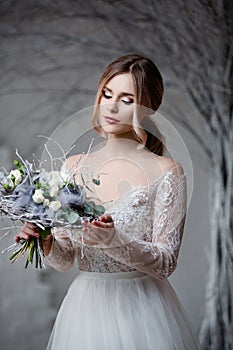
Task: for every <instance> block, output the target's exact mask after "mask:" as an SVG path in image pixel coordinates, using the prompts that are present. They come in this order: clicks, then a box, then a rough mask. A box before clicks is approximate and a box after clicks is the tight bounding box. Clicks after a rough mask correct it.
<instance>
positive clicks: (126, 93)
mask: <svg viewBox="0 0 233 350" xmlns="http://www.w3.org/2000/svg"><path fill="white" fill-rule="evenodd" d="M103 89H107V90H108V91H110V92H113V91H112V90H111V89H110V88H108V87H107V86H106V85H105V86H104V87H103ZM120 96H133V97H135V96H134V94H131V93H130V92H121V93H120Z"/></svg>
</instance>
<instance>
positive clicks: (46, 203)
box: [43, 198, 50, 207]
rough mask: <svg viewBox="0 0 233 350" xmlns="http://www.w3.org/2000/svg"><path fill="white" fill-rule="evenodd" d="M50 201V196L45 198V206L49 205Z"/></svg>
mask: <svg viewBox="0 0 233 350" xmlns="http://www.w3.org/2000/svg"><path fill="white" fill-rule="evenodd" d="M49 203H50V201H49V199H48V198H45V199H44V201H43V204H44V206H45V207H48V206H49Z"/></svg>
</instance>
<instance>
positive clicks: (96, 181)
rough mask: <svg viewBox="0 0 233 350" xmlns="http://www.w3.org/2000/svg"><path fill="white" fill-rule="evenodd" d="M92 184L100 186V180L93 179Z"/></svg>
mask: <svg viewBox="0 0 233 350" xmlns="http://www.w3.org/2000/svg"><path fill="white" fill-rule="evenodd" d="M92 182H93V183H94V184H95V185H97V186H99V185H100V180H99V179H92Z"/></svg>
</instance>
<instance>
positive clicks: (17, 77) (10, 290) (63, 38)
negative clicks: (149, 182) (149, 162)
mask: <svg viewBox="0 0 233 350" xmlns="http://www.w3.org/2000/svg"><path fill="white" fill-rule="evenodd" d="M41 3H42V2H41ZM91 3H92V2H82V1H77V2H73V1H68V2H58V5H59V6H55V5H53V3H52V2H49V1H48V2H43V4H42V5H40V6H39V5H38V2H35V3H34V2H33V1H30V2H25V4H23V2H21V3H20V4H17V2H14V1H11V2H8V4H7V5H6V4H5V5H4V6H3V4H1V5H0V9H1V23H0V34H1V39H0V40H1V43H0V46H1V56H0V58H1V68H0V69H1V77H0V81H1V84H0V122H1V127H0V145H1V149H0V160H1V164H6V163H9V161H10V160H11V159H13V158H14V149H15V148H16V147H17V148H18V149H19V151H20V153H21V154H22V155H23V156H26V157H28V158H30V157H31V154H32V153H33V152H36V153H37V154H40V151H41V149H42V145H43V142H42V140H41V139H39V138H37V137H36V135H38V134H42V135H48V136H49V135H50V133H51V132H52V131H53V130H54V129H55V128H56V126H57V125H59V123H60V122H61V121H62V120H64V119H65V118H66V117H68V116H70V115H71V114H72V113H74V112H77V111H78V110H80V109H82V108H85V107H88V106H90V105H92V103H93V101H94V95H95V89H96V86H97V81H98V78H99V75H100V73H101V71H102V69H103V67H104V66H105V64H106V63H107V62H109V61H110V60H111V59H112V58H114V57H116V56H118V55H120V54H123V53H127V50H126V48H125V47H127V44H126V45H122V44H121V41H120V40H118V39H119V38H117V37H116V36H115V35H114V34H112V31H111V27H108V26H106V22H103V21H102V19H101V17H100V16H99V17H97V16H96V14H95V11H94V10H93V7H92V5H91ZM68 5H69V6H68ZM100 9H101V4H100ZM109 21H111V19H109ZM115 29H116V28H115ZM132 35H133V34H132ZM147 35H148V36H149V35H154V33H147ZM136 39H137V38H136V37H135V42H136ZM132 46H133V45H132V42H131V43H130V47H131V48H132ZM137 49H138V46H137V45H136V44H135V51H136V50H137ZM139 51H140V50H139ZM157 54H158V51H157ZM152 58H153V57H152ZM160 68H161V71H162V72H163V73H164V74H166V67H163V66H162V65H161V66H160ZM174 99H175V100H176V102H178V104H179V106H180V108H181V109H182V110H183V112H184V113H183V116H182V117H183V118H187V120H188V122H189V123H192V125H193V127H195V129H196V130H197V131H198V132H200V133H203V130H202V128H201V126H200V125H199V124H198V122H197V120H196V119H195V114H194V112H193V111H192V109H191V107H190V105H189V104H188V102H187V101H186V99H185V98H184V96H183V95H182V94H179V93H178V92H176V93H175V92H174V91H172V90H171V89H170V90H167V91H166V95H165V99H164V106H165V107H169V108H171V107H172V101H173V100H174ZM170 121H171V122H172V123H174V125H175V127H176V128H177V129H178V130H179V132H180V133H181V135H182V137H183V138H184V140H185V142H186V145H187V147H188V149H189V151H190V154H191V158H192V161H193V167H194V191H193V197H192V201H191V204H190V207H189V213H188V216H187V221H186V227H185V236H184V241H183V246H182V248H181V253H180V259H179V264H178V268H177V270H176V272H175V273H174V275H173V276H172V277H171V279H170V280H171V281H172V284H173V285H174V287H175V289H176V290H177V292H178V295H179V296H180V298H181V300H182V302H183V303H184V306H185V308H186V310H187V312H188V314H189V315H190V318H191V319H192V321H193V324H194V327H195V329H198V325H199V322H200V317H201V309H202V307H203V303H204V289H205V275H206V273H207V271H208V266H207V253H208V220H207V217H208V206H207V191H208V175H207V173H208V166H207V164H206V159H205V155H204V154H203V152H202V150H201V148H200V147H199V146H198V145H197V144H196V143H195V140H194V139H193V138H192V137H191V136H190V134H189V133H188V132H187V131H185V129H183V128H182V127H181V126H180V125H179V124H178V123H177V122H175V121H174V120H173V119H172V117H170ZM203 203H205V205H203ZM200 204H201V205H200ZM4 226H6V223H4ZM12 239H13V234H12V235H11V236H9V237H7V238H4V239H2V240H1V241H0V246H1V249H2V248H5V247H6V246H7V245H8V244H9V243H10V242H11V241H12ZM75 274H76V267H74V268H73V269H72V270H71V271H70V272H66V273H59V272H56V271H53V270H49V269H48V270H46V271H44V272H36V271H35V270H33V269H28V271H25V270H24V269H23V263H22V262H20V261H19V262H18V263H17V264H15V265H11V264H10V263H9V262H8V260H7V256H0V324H1V327H0V348H1V349H4V350H11V349H12V350H13V349H16V348H17V349H19V350H27V349H33V350H37V349H38V350H39V349H40V350H41V349H44V348H45V344H46V342H47V340H48V336H49V333H50V330H51V326H52V322H53V320H54V317H55V314H56V311H57V308H58V305H59V303H60V302H61V299H62V297H63V295H64V293H65V290H66V289H67V287H68V285H69V283H70V282H71V281H72V279H73V278H74V276H75ZM28 334H30V336H28Z"/></svg>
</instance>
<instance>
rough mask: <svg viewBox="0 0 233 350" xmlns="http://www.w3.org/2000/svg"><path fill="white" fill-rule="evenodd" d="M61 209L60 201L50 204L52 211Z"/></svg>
mask: <svg viewBox="0 0 233 350" xmlns="http://www.w3.org/2000/svg"><path fill="white" fill-rule="evenodd" d="M60 208H61V202H59V201H52V202H50V204H49V209H50V210H52V211H57V210H58V209H60Z"/></svg>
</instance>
